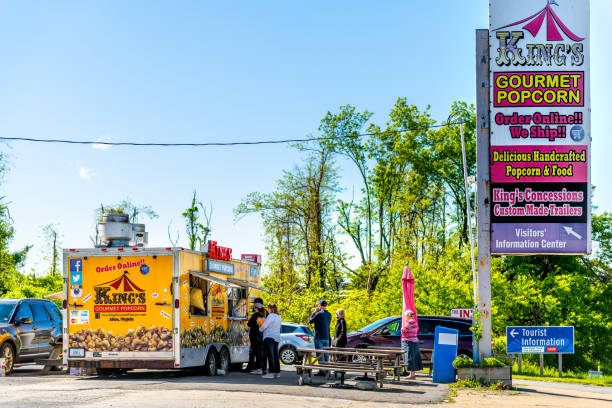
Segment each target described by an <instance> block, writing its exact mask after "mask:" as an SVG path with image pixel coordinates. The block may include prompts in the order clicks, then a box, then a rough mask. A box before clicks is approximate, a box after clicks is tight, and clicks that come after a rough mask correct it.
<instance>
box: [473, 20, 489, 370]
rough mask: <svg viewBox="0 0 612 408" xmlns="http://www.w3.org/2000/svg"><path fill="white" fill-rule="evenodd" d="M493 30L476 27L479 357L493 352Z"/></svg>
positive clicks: (487, 355)
mask: <svg viewBox="0 0 612 408" xmlns="http://www.w3.org/2000/svg"><path fill="white" fill-rule="evenodd" d="M489 86H490V84H489V30H486V29H479V30H476V132H477V134H476V146H477V148H476V169H477V170H476V181H477V184H476V192H477V200H476V206H477V218H476V221H477V225H478V320H479V323H480V327H481V333H482V337H481V338H480V340H479V341H478V359H479V361H480V360H482V359H483V358H484V357H490V356H491V200H490V197H489V187H490V180H491V175H490V167H489V157H490V154H491V151H490V135H489V129H490V127H489V126H490V122H489V116H490V115H489Z"/></svg>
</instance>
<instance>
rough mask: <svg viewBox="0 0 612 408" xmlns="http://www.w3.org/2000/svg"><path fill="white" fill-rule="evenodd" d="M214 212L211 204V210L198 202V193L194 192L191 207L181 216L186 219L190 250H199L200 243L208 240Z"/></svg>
mask: <svg viewBox="0 0 612 408" xmlns="http://www.w3.org/2000/svg"><path fill="white" fill-rule="evenodd" d="M212 211H213V207H212V204H210V207H209V208H206V206H204V204H202V202H201V201H199V200H198V198H197V192H196V191H195V190H194V191H193V197H192V198H191V206H189V207H188V208H187V209H186V210H185V211H184V212H183V213H182V214H181V215H182V216H183V218H185V231H186V233H187V240H188V241H189V249H192V250H193V249H199V248H197V247H198V243H199V244H200V245H203V244H205V243H206V241H207V240H208V235H209V234H210V232H211V229H210V221H211V219H212ZM168 228H169V227H168ZM169 234H170V233H169V232H168V236H170V235H169Z"/></svg>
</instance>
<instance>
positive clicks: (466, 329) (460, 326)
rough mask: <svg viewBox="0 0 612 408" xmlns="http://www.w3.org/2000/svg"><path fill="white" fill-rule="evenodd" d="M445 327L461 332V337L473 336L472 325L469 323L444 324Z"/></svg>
mask: <svg viewBox="0 0 612 408" xmlns="http://www.w3.org/2000/svg"><path fill="white" fill-rule="evenodd" d="M443 325H444V327H448V328H449V329H455V330H459V335H460V336H471V335H472V332H471V331H470V324H469V323H467V322H465V323H464V322H444V324H443Z"/></svg>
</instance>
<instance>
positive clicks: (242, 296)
mask: <svg viewBox="0 0 612 408" xmlns="http://www.w3.org/2000/svg"><path fill="white" fill-rule="evenodd" d="M215 248H218V247H217V246H216V243H215V242H210V243H209V249H215ZM209 253H211V254H212V253H215V254H216V255H217V256H218V258H216V259H214V258H210V257H209ZM259 274H260V265H259V264H256V263H253V262H248V261H243V260H236V259H231V250H230V252H229V256H228V253H227V251H226V252H221V253H219V251H218V250H217V251H209V252H198V251H190V250H185V249H182V248H165V249H164V248H143V247H102V248H93V249H70V250H65V251H64V299H65V300H64V309H65V310H64V312H65V313H64V319H65V321H64V359H65V361H64V363H65V364H67V365H68V366H69V367H82V368H84V367H94V368H96V369H98V372H99V373H109V372H111V370H116V371H122V370H126V369H134V368H185V367H198V366H201V367H203V368H204V371H205V372H206V373H207V374H215V373H216V372H217V370H222V372H224V373H227V372H228V369H229V365H230V364H233V363H242V362H246V361H248V349H249V337H248V331H247V330H248V329H247V327H246V322H247V318H248V313H249V309H250V306H251V305H252V303H253V300H254V299H255V298H256V297H259V296H260V295H261V291H262V290H263V289H261V288H260V287H259Z"/></svg>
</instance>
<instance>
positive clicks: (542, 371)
mask: <svg viewBox="0 0 612 408" xmlns="http://www.w3.org/2000/svg"><path fill="white" fill-rule="evenodd" d="M540 375H544V354H543V353H540Z"/></svg>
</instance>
